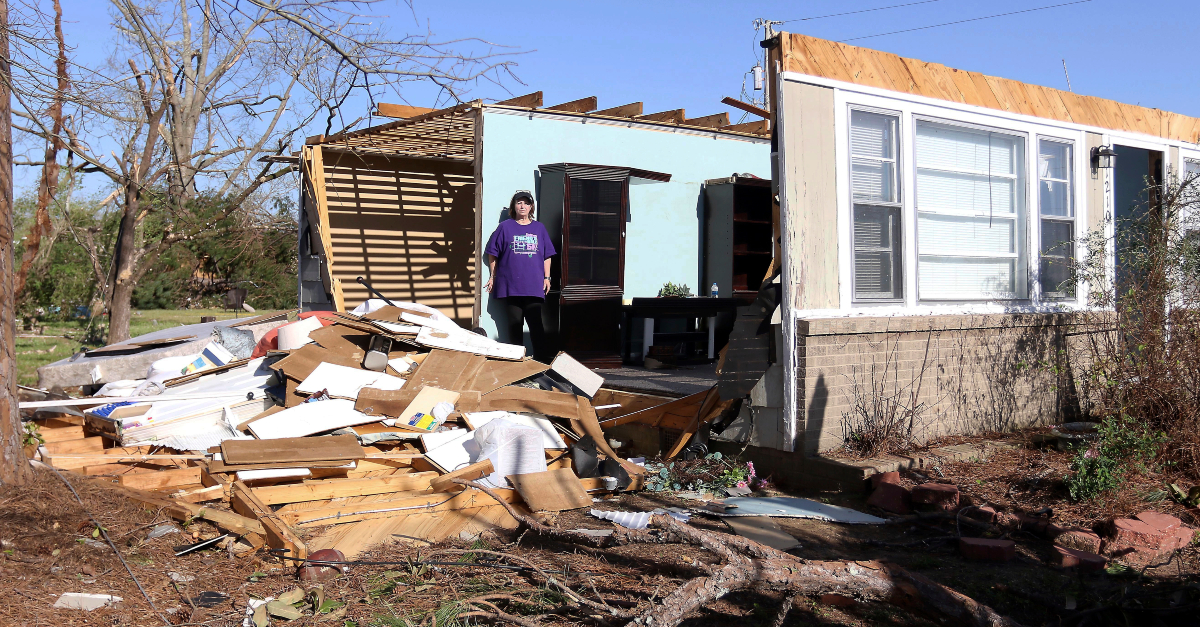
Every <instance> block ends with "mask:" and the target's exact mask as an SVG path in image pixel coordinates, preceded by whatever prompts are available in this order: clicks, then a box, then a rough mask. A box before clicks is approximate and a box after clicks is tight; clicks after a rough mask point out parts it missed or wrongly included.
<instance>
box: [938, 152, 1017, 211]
mask: <svg viewBox="0 0 1200 627" xmlns="http://www.w3.org/2000/svg"><path fill="white" fill-rule="evenodd" d="M921 165H922V164H921V162H920V161H918V162H917V166H918V169H917V208H918V209H920V210H921V211H947V212H963V213H972V214H977V215H988V214H996V213H1000V214H1012V213H1016V211H1017V202H1016V201H1017V182H1016V181H1015V180H1013V179H1008V178H999V177H990V176H988V175H987V174H966V173H959V172H938V171H930V170H922V169H921Z"/></svg>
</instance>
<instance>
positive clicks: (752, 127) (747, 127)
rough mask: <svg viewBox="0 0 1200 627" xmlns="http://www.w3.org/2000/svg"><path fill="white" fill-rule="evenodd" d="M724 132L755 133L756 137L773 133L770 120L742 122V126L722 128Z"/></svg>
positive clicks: (732, 125) (735, 125) (734, 125)
mask: <svg viewBox="0 0 1200 627" xmlns="http://www.w3.org/2000/svg"><path fill="white" fill-rule="evenodd" d="M720 130H722V131H735V132H738V133H754V134H755V135H766V134H767V133H770V132H771V121H770V120H755V121H753V122H742V123H741V124H730V125H729V126H722V127H721V129H720Z"/></svg>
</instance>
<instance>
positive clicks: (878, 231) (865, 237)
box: [850, 110, 903, 300]
mask: <svg viewBox="0 0 1200 627" xmlns="http://www.w3.org/2000/svg"><path fill="white" fill-rule="evenodd" d="M898 122H899V120H898V118H897V117H896V116H894V115H886V114H881V113H873V112H869V111H859V110H853V111H851V112H850V161H851V163H850V186H851V191H852V196H853V199H854V210H853V214H854V215H853V229H854V230H853V238H854V297H855V298H856V299H860V300H898V299H900V298H901V297H902V296H903V291H902V285H903V281H902V272H901V264H902V263H903V262H902V259H901V255H900V252H901V246H900V206H899V203H900V197H899V189H898V185H897V180H896V153H897V150H898V146H897V142H898V139H897V136H896V127H897V125H898Z"/></svg>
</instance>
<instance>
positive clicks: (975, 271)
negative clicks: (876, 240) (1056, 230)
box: [914, 117, 1028, 301]
mask: <svg viewBox="0 0 1200 627" xmlns="http://www.w3.org/2000/svg"><path fill="white" fill-rule="evenodd" d="M914 127H915V130H914V134H915V138H916V139H915V141H914V155H915V156H914V167H915V170H916V216H917V220H916V235H917V289H918V293H919V296H920V298H921V300H957V301H969V300H1013V299H1021V298H1025V297H1026V296H1027V293H1028V281H1027V279H1026V278H1025V275H1026V268H1027V264H1026V259H1025V255H1026V247H1025V239H1026V238H1025V237H1024V236H1023V233H1024V231H1025V229H1024V225H1025V211H1026V209H1025V205H1026V193H1027V190H1026V184H1025V136H1024V135H1021V134H1016V133H1013V132H1007V131H1000V130H993V129H989V128H983V127H975V126H965V125H958V124H952V123H947V122H945V121H942V120H936V119H927V118H922V117H917V118H916V119H915V124H914Z"/></svg>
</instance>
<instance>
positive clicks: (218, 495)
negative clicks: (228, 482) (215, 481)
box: [171, 485, 228, 503]
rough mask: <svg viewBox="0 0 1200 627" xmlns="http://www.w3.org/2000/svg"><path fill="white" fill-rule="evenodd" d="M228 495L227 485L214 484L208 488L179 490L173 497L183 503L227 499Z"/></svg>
mask: <svg viewBox="0 0 1200 627" xmlns="http://www.w3.org/2000/svg"><path fill="white" fill-rule="evenodd" d="M227 496H228V495H227V494H226V488H225V486H223V485H214V486H209V487H207V488H198V489H195V490H187V491H184V492H177V493H175V494H172V495H171V498H172V499H175V500H176V501H179V502H181V503H203V502H204V501H216V500H218V499H225V498H226V497H227Z"/></svg>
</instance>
